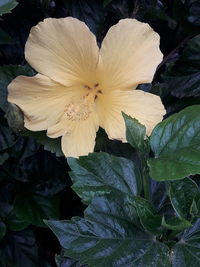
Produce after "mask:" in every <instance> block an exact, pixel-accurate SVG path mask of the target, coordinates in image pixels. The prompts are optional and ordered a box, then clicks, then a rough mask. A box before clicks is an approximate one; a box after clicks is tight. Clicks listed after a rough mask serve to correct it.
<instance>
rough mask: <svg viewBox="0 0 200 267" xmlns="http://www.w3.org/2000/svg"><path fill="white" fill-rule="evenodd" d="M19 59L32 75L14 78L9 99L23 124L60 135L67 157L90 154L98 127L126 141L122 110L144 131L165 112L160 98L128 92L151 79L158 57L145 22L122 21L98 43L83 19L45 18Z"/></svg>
mask: <svg viewBox="0 0 200 267" xmlns="http://www.w3.org/2000/svg"><path fill="white" fill-rule="evenodd" d="M25 57H26V60H27V61H28V63H29V64H30V65H31V66H32V67H33V68H34V69H35V70H36V71H37V72H38V74H37V75H35V76H34V77H26V76H18V77H17V78H16V79H14V80H13V81H12V82H11V83H10V84H9V86H8V92H9V94H8V101H9V102H11V103H15V104H16V105H18V106H19V107H20V108H21V109H22V111H23V112H24V122H25V127H26V128H27V129H30V130H32V131H41V130H47V135H48V136H49V137H51V138H57V137H59V136H62V150H63V152H64V154H65V156H67V157H68V156H70V157H79V156H82V155H87V154H88V153H89V152H92V151H93V150H94V145H95V137H96V132H97V131H98V128H99V126H100V127H102V128H104V129H105V131H106V133H107V134H108V137H109V138H110V139H118V140H122V141H124V142H125V141H126V138H125V124H124V121H123V117H122V114H121V111H123V112H125V113H127V114H128V115H130V116H132V117H134V118H136V119H138V120H139V122H140V123H142V124H144V125H145V126H146V128H147V134H150V133H151V131H152V129H153V128H154V126H155V125H156V124H157V123H158V122H160V121H161V120H162V118H163V115H164V114H165V109H164V107H163V105H162V103H161V100H160V98H159V97H158V96H156V95H153V94H150V93H145V92H143V91H141V90H133V89H136V87H137V85H138V84H141V83H150V82H151V81H152V79H153V75H154V73H155V70H156V67H157V65H158V64H159V63H160V62H161V61H162V57H163V56H162V53H161V52H160V49H159V35H158V34H157V33H155V32H154V31H153V30H152V28H151V27H150V26H149V25H148V24H146V23H142V22H139V21H137V20H135V19H123V20H120V21H119V23H118V24H116V25H115V26H113V27H111V28H110V30H109V31H108V33H107V35H106V37H105V38H104V40H103V42H102V45H101V48H100V49H99V47H98V46H97V43H96V38H95V36H94V35H93V33H92V32H91V31H90V30H89V29H88V27H87V26H86V25H85V23H83V22H81V21H79V20H77V19H75V18H71V17H67V18H61V19H54V18H48V19H45V20H44V21H43V22H41V23H39V24H38V25H37V26H35V27H33V28H32V29H31V32H30V35H29V38H28V40H27V43H26V46H25Z"/></svg>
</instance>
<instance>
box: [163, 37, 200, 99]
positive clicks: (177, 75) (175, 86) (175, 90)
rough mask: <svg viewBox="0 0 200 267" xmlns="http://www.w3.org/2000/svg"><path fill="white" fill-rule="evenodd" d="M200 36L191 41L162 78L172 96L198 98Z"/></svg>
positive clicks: (199, 92) (199, 91)
mask: <svg viewBox="0 0 200 267" xmlns="http://www.w3.org/2000/svg"><path fill="white" fill-rule="evenodd" d="M199 50H200V35H197V36H195V37H194V38H193V39H191V40H190V41H189V42H188V44H187V46H186V48H185V49H184V51H183V54H182V55H181V57H180V58H179V59H178V61H177V62H176V63H175V65H174V66H173V67H172V68H171V70H170V71H169V72H168V73H167V74H166V75H165V76H164V81H165V86H166V87H167V88H168V90H169V91H170V92H171V94H172V95H174V96H176V97H179V98H182V97H190V96H200V63H199V62H200V56H199Z"/></svg>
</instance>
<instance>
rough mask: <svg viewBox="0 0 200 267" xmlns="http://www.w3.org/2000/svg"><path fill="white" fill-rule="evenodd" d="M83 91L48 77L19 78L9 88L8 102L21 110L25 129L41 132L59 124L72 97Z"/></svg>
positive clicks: (38, 75)
mask: <svg viewBox="0 0 200 267" xmlns="http://www.w3.org/2000/svg"><path fill="white" fill-rule="evenodd" d="M79 91H81V89H80V90H79V89H78V88H76V89H74V88H66V87H64V86H62V85H61V84H59V83H57V82H54V81H52V80H51V79H49V78H48V77H46V76H43V75H41V74H37V75H36V76H34V77H26V76H18V77H17V78H16V79H14V80H13V81H12V82H11V83H10V84H9V86H8V101H9V102H11V103H14V104H16V105H17V106H19V107H20V108H21V110H22V111H23V112H24V115H25V118H24V119H25V127H26V128H28V129H30V130H33V131H40V130H46V129H47V128H48V127H49V126H50V125H53V124H55V123H57V121H58V120H59V118H60V117H61V116H62V115H63V113H64V108H65V106H66V104H67V103H68V102H69V101H70V99H71V97H72V95H79V94H80V92H79Z"/></svg>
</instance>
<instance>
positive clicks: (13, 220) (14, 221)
mask: <svg viewBox="0 0 200 267" xmlns="http://www.w3.org/2000/svg"><path fill="white" fill-rule="evenodd" d="M5 224H6V227H7V228H8V229H9V230H11V231H21V230H24V229H25V228H27V226H28V225H29V222H27V221H24V220H23V218H22V219H20V218H19V217H18V216H17V215H16V213H15V212H14V210H12V211H11V212H10V213H9V214H8V216H7V217H6V219H5Z"/></svg>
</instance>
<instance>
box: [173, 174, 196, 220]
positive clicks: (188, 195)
mask: <svg viewBox="0 0 200 267" xmlns="http://www.w3.org/2000/svg"><path fill="white" fill-rule="evenodd" d="M198 194H199V188H198V186H197V184H196V183H195V182H194V181H193V180H191V179H189V178H186V179H184V180H181V181H173V182H170V186H169V197H170V200H171V203H172V206H173V208H174V210H175V211H176V214H177V216H178V217H180V218H186V217H187V215H188V213H189V211H190V207H191V205H192V202H193V199H195V197H196V196H197V195H198Z"/></svg>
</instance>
